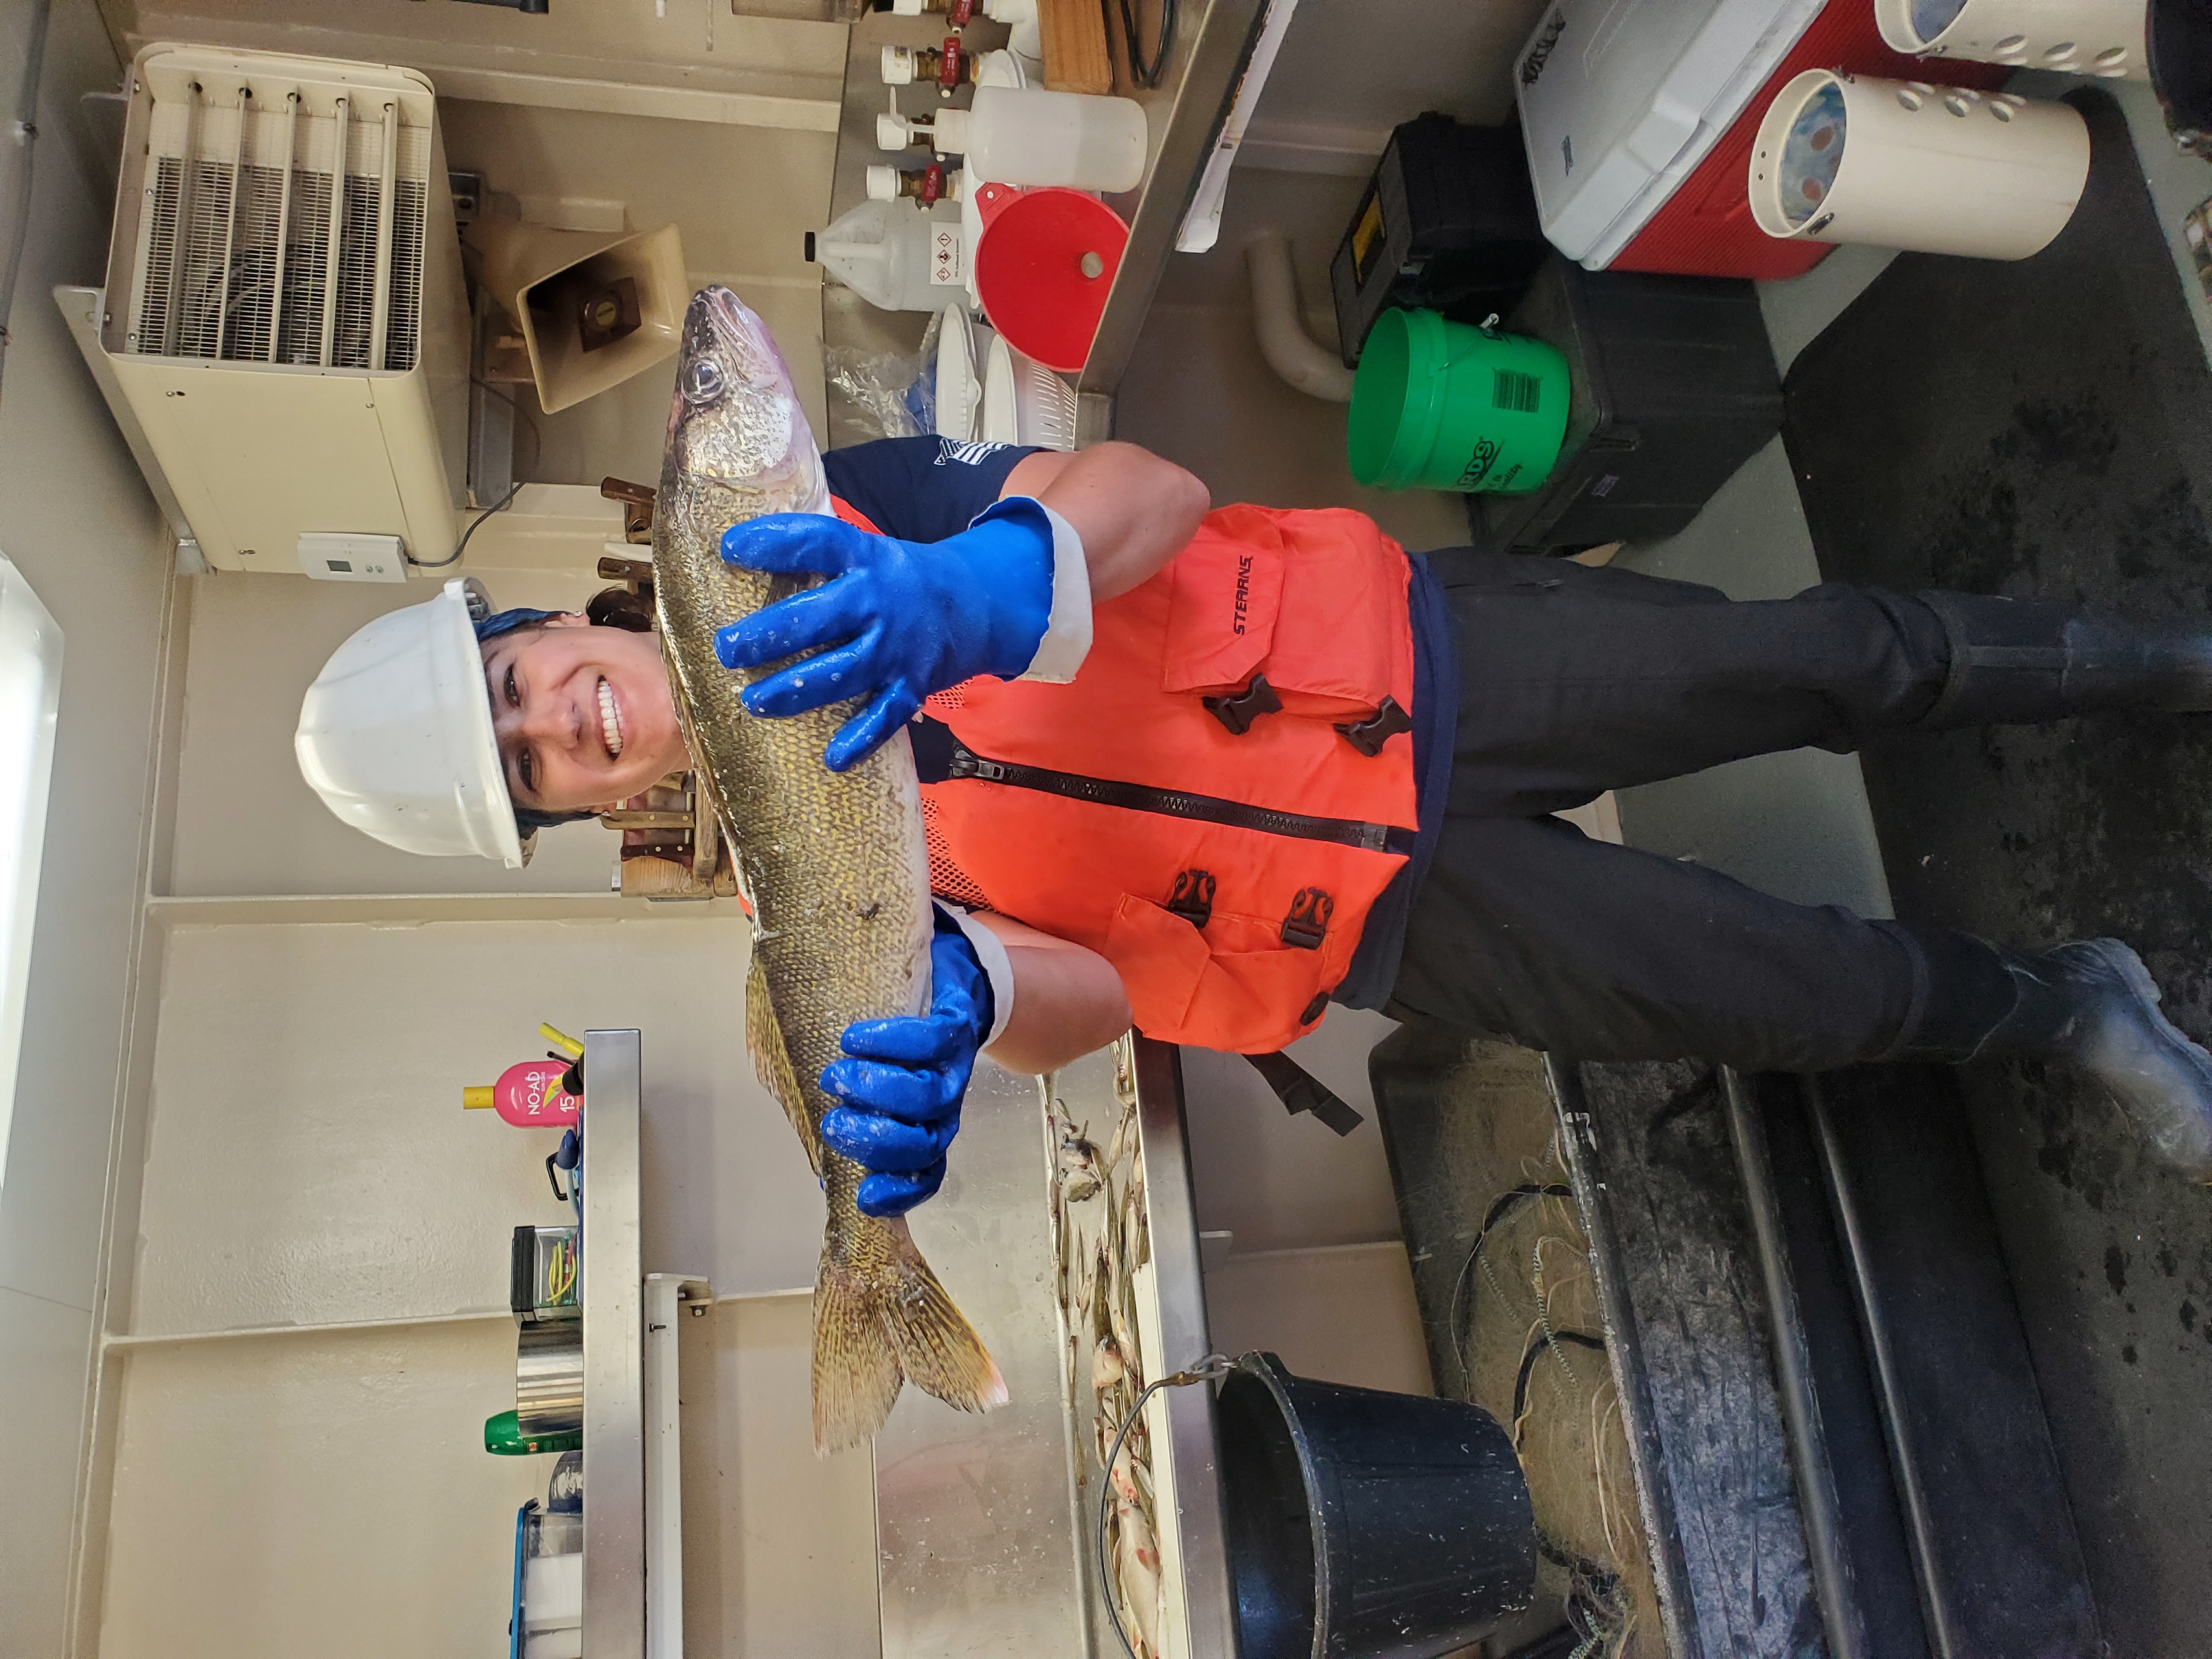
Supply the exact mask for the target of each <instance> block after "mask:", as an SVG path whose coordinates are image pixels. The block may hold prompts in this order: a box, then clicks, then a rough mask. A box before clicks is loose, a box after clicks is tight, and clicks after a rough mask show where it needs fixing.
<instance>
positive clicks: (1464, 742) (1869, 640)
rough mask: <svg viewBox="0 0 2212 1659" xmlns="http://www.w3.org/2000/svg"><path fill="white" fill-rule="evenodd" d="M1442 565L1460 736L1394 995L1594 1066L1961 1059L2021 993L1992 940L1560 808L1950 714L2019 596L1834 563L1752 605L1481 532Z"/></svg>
mask: <svg viewBox="0 0 2212 1659" xmlns="http://www.w3.org/2000/svg"><path fill="white" fill-rule="evenodd" d="M1431 568H1432V569H1433V570H1435V572H1436V573H1437V576H1438V577H1439V579H1440V580H1442V581H1443V583H1444V585H1445V587H1446V591H1447V593H1448V595H1449V600H1450V605H1451V610H1452V613H1453V617H1454V620H1455V625H1456V627H1457V629H1458V635H1459V638H1458V641H1457V643H1458V647H1459V679H1460V696H1459V731H1458V736H1457V740H1456V743H1455V752H1454V757H1453V763H1452V776H1451V790H1450V799H1449V809H1448V816H1447V817H1446V820H1445V823H1444V826H1443V834H1442V838H1441V840H1440V842H1439V843H1438V845H1437V854H1436V859H1435V862H1434V863H1433V865H1432V866H1431V869H1430V872H1429V875H1428V877H1427V878H1426V880H1425V882H1424V883H1423V884H1422V885H1421V888H1420V890H1419V891H1418V892H1416V893H1415V895H1414V896H1413V912H1412V916H1411V919H1410V921H1409V922H1408V925H1407V936H1406V950H1405V957H1404V959H1403V962H1402V964H1401V968H1400V970H1399V975H1398V980H1397V983H1396V986H1395V991H1394V994H1393V998H1392V1005H1391V1012H1393V1013H1395V1014H1397V1015H1399V1016H1401V1017H1405V1016H1407V1015H1413V1014H1419V1015H1425V1016H1428V1017H1431V1018H1437V1019H1442V1020H1444V1021H1446V1022H1448V1023H1449V1024H1454V1025H1457V1026H1461V1027H1464V1028H1468V1029H1472V1030H1485V1031H1492V1032H1497V1033H1499V1034H1502V1035H1505V1036H1512V1037H1515V1038H1516V1039H1518V1040H1519V1041H1521V1042H1525V1043H1528V1044H1529V1045H1530V1046H1532V1047H1534V1048H1545V1049H1549V1050H1551V1051H1553V1052H1555V1053H1558V1054H1562V1055H1565V1056H1568V1057H1571V1058H1573V1059H1576V1060H1668V1059H1676V1058H1681V1057H1684V1056H1691V1055H1695V1056H1699V1057H1702V1058H1705V1059H1707V1060H1717V1061H1721V1062H1724V1063H1727V1064H1730V1065H1735V1066H1744V1067H1746V1068H1755V1069H1762V1070H1792V1071H1819V1070H1824V1069H1826V1068H1829V1067H1832V1066H1845V1065H1850V1064H1851V1063H1853V1062H1855V1061H1858V1060H1878V1059H1887V1058H1896V1057H1901V1056H1905V1055H1925V1056H1927V1057H1929V1058H1962V1057H1963V1055H1964V1054H1965V1053H1966V1052H1970V1051H1971V1049H1972V1047H1973V1045H1974V1043H1975V1042H1978V1040H1979V1038H1980V1036H1983V1035H1984V1034H1986V1033H1987V1032H1988V1031H1989V1030H1990V1029H1992V1028H1993V1027H1994V1026H1996V1024H1997V1023H1998V1022H1999V1021H2001V1020H2002V1018H2004V1016H2005V1014H2006V1013H2007V1012H2009V1010H2010V1008H2011V1006H2012V1001H2013V991H2012V986H2011V981H2010V979H2009V977H2008V975H2006V974H2005V972H2004V969H2003V967H2002V963H2001V962H2000V961H1999V960H1998V958H1997V957H1996V953H1995V952H1994V951H1991V950H1990V948H1989V947H1988V946H1987V945H1983V944H1982V943H1981V942H1980V941H1978V940H1975V939H1969V938H1967V937H1966V936H1965V935H1963V934H1959V933H1951V932H1948V930H1943V929H1936V928H1921V927H1908V926H1905V925H1904V924H1901V923H1899V922H1895V921H1870V920H1868V919H1866V918H1864V917H1861V916H1857V915H1852V914H1851V913H1850V911H1847V910H1844V909H1842V908H1838V907H1834V906H1828V907H1823V908H1813V907H1808V906H1805V905H1797V904H1790V903H1788V902H1784V901H1783V900H1781V899H1778V898H1774V897H1772V896H1769V895H1767V894H1765V893H1761V892H1759V891H1756V890H1753V889H1752V888H1750V887H1747V886H1745V885H1744V884H1742V883H1741V882H1739V881H1736V880H1734V879H1733V878H1729V877H1728V876H1724V875H1723V874H1721V873H1720V872H1717V871H1714V870H1710V869H1706V868H1705V867H1703V866H1699V865H1696V864H1692V863H1688V862H1685V861H1682V860H1674V859H1666V858H1661V857H1658V856H1656V855H1655V854H1650V853H1644V852H1638V851H1636V850H1634V849H1632V848H1624V847H1617V846H1613V845H1611V844H1609V843H1607V842H1598V841H1592V840H1590V839H1589V838H1587V837H1585V836H1583V834H1582V833H1581V832H1580V831H1578V830H1577V829H1575V828H1574V827H1573V826H1571V825H1570V824H1567V823H1562V822H1560V821H1559V819H1557V818H1554V817H1551V816H1549V815H1550V814H1551V813H1553V812H1554V811H1559V810H1561V809H1563V808H1570V807H1575V806H1579V805H1583V804H1585V803H1587V802H1589V801H1590V800H1593V799H1595V798H1596V797H1597V796H1598V795H1600V794H1601V793H1604V792H1605V791H1606V790H1608V789H1618V788H1625V787H1629V786H1631V785H1634V784H1639V783H1650V782H1653V781H1656V780H1659V779H1662V778H1669V777H1679V776H1680V775H1684V774H1686V773H1689V772H1695V771H1699V770H1701V769H1704V768H1705V767H1708V766H1714V765H1717V764H1719V763H1722V762H1723V761H1731V760H1740V759H1741V758H1743V757H1747V756H1750V755H1761V754H1767V753H1771V752H1772V751H1774V750H1784V749H1796V748H1800V747H1803V746H1806V745H1813V746H1817V747H1819V748H1823V749H1829V750H1836V751H1838V752H1848V751H1850V750H1855V749H1857V748H1858V747H1860V746H1861V745H1862V744H1864V743H1865V742H1866V741H1867V740H1868V739H1869V738H1873V737H1875V736H1876V735H1878V734H1881V733H1885V732H1895V731H1898V730H1900V729H1902V728H1905V727H1909V726H1916V725H1918V726H1923V727H1929V728H1932V727H1933V726H1937V725H1941V724H1947V723H1948V721H1946V720H1943V719H1942V715H1943V713H1944V711H1945V709H1946V708H1948V707H1949V706H1950V705H1951V704H1953V703H1954V702H1956V701H1957V700H1956V699H1955V697H1953V696H1946V690H1947V684H1948V681H1949V678H1950V665H1951V661H1952V659H1953V657H1954V654H1960V655H1963V653H1954V643H1953V640H1954V634H1955V633H1956V631H1957V629H1958V626H1959V623H1958V617H1959V616H1960V615H1961V614H1971V611H1972V607H1974V606H1977V605H1984V606H1986V605H2002V604H2005V603H2006V602H2004V601H2001V600H2000V601H1991V600H1983V599H1971V598H1963V597H1960V596H1949V595H1936V596H1930V597H1929V599H1917V598H1913V597H1911V596H1907V595H1904V594H1899V593H1892V592H1883V591H1881V590H1879V589H1873V588H1861V587H1848V586H1842V585H1839V584H1833V583H1831V584H1827V585H1825V586H1820V587H1816V588H1814V589H1812V590H1810V591H1809V592H1804V593H1801V594H1799V595H1798V596H1797V597H1796V598H1795V599H1778V600H1766V601H1755V602H1736V601H1732V600H1730V599H1728V598H1727V597H1726V596H1725V595H1723V594H1722V593H1720V592H1717V591H1715V590H1714V589H1711V588H1709V587H1702V586H1697V585H1695V584H1693V583H1688V582H1676V581H1668V580H1662V579H1660V578H1657V577H1652V576H1644V575H1639V574H1635V573H1634V572H1631V571H1626V570H1616V569H1613V568H1600V569H1590V568H1585V567H1583V566H1581V565H1577V564H1574V563H1571V562H1564V561H1554V560H1547V559H1537V558H1532V557H1529V556H1526V555H1516V554H1505V553H1484V552H1480V551H1475V550H1452V551H1449V552H1444V553H1439V554H1433V555H1431ZM1939 702H1940V703H1941V704H1942V708H1939ZM1975 706H1976V709H1977V714H1978V718H1980V719H1984V720H1985V719H1988V718H1990V717H1991V715H1990V708H1989V700H1988V698H1987V697H1983V698H1980V699H1978V700H1976V702H1975ZM2051 712H2053V711H2051V710H2049V709H2046V708H2036V709H2033V710H2024V711H2023V712H2022V713H2021V714H2020V716H2019V717H2021V718H2043V717H2047V716H2048V714H2050V713H2051ZM1931 717H1932V718H1931ZM1996 717H1997V718H2005V717H2006V716H2005V714H2003V713H2002V712H2000V713H1999V714H1997V715H1996Z"/></svg>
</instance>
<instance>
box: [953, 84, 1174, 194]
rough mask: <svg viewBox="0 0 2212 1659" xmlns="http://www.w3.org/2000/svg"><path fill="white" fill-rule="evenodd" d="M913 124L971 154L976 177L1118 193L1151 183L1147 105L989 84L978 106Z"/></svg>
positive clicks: (956, 150) (981, 90)
mask: <svg viewBox="0 0 2212 1659" xmlns="http://www.w3.org/2000/svg"><path fill="white" fill-rule="evenodd" d="M912 125H913V126H914V127H915V130H916V131H925V130H926V131H928V132H930V134H931V136H932V140H933V143H935V144H936V146H937V149H938V151H939V154H941V155H961V156H965V157H966V158H967V162H968V169H967V170H968V176H969V178H970V179H983V180H987V181H988V182H989V183H992V184H994V185H1066V186H1068V187H1069V188H1071V189H1073V190H1096V191H1109V192H1110V191H1125V190H1134V189H1136V187H1137V186H1138V185H1140V184H1142V183H1143V182H1144V179H1145V145H1146V131H1145V111H1144V106H1142V105H1140V104H1138V103H1136V102H1135V101H1134V100H1131V99H1127V98H1100V97H1094V96H1092V95H1091V94H1087V93H1080V92H1049V91H1047V90H1046V89H1045V88H1042V87H1001V86H984V87H977V88H975V103H974V105H973V106H971V107H969V108H968V109H964V110H962V109H948V110H941V111H939V112H938V115H937V118H936V119H935V121H933V122H932V123H929V124H928V125H927V128H925V127H924V125H923V124H922V123H921V122H915V123H913V124H912Z"/></svg>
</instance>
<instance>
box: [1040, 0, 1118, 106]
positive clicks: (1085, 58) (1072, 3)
mask: <svg viewBox="0 0 2212 1659" xmlns="http://www.w3.org/2000/svg"><path fill="white" fill-rule="evenodd" d="M1037 31H1038V33H1041V34H1042V35H1043V37H1044V83H1045V85H1046V86H1048V87H1049V88H1052V90H1053V91H1054V92H1095V93H1108V92H1111V91H1113V90H1114V59H1113V57H1112V55H1111V54H1110V53H1109V52H1108V50H1107V46H1106V14H1105V12H1104V11H1103V10H1102V9H1100V8H1099V5H1098V0H1037Z"/></svg>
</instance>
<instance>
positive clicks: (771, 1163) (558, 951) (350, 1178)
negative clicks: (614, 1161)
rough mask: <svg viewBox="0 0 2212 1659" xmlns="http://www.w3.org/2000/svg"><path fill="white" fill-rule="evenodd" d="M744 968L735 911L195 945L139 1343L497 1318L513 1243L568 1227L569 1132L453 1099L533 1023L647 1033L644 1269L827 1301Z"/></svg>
mask: <svg viewBox="0 0 2212 1659" xmlns="http://www.w3.org/2000/svg"><path fill="white" fill-rule="evenodd" d="M686 909H687V910H689V909H690V907H686ZM691 915H695V916H696V915H699V912H697V911H691ZM749 959H750V954H749V938H748V930H747V928H746V927H745V925H744V922H743V921H741V920H739V919H738V918H737V916H736V913H735V910H734V907H732V911H731V915H730V916H729V917H728V918H726V919H714V920H709V919H704V918H702V919H698V920H684V919H675V920H666V921H663V920H659V919H652V920H646V921H602V922H489V921H487V922H464V923H432V924H428V925H422V926H416V927H367V926H310V925H297V924H287V925H277V926H270V927H185V928H180V929H179V930H178V931H177V933H175V935H174V936H173V938H172V939H171V941H170V945H169V951H168V960H167V969H166V975H165V979H164V982H163V987H162V996H161V1035H160V1038H159V1042H158V1046H157V1048H156V1051H155V1081H154V1090H153V1103H152V1108H151V1110H150V1113H149V1123H148V1133H147V1158H146V1181H145V1190H144V1196H143V1200H141V1206H140V1211H139V1220H138V1226H137V1233H138V1239H137V1273H136V1287H135V1293H134V1296H133V1298H132V1304H131V1325H130V1328H131V1330H132V1331H134V1332H175V1331H195V1330H216V1329H224V1328H234V1327H240V1326H256V1325H269V1324H281V1323H289V1322H302V1323H304V1322H327V1321H332V1320H362V1319H393V1318H410V1317H419V1316H434V1315H441V1314H450V1313H459V1312H467V1311H471V1310H483V1309H496V1308H500V1307H503V1306H505V1305H506V1300H507V1277H506V1275H507V1233H508V1231H509V1229H510V1228H511V1227H513V1226H514V1225H519V1224H521V1223H525V1222H532V1223H539V1224H544V1225H552V1224H556V1223H558V1222H559V1221H560V1220H561V1219H562V1206H559V1205H557V1204H556V1202H555V1201H554V1199H553V1195H552V1192H551V1189H550V1187H549V1186H548V1185H547V1182H546V1178H545V1171H544V1159H545V1155H546V1154H547V1153H548V1152H551V1151H552V1150H553V1148H554V1146H555V1144H556V1141H557V1139H558V1137H557V1136H556V1135H555V1134H554V1133H552V1132H551V1131H550V1130H538V1129H516V1128H513V1127H509V1126H508V1125H507V1124H505V1123H502V1122H501V1121H499V1119H498V1118H497V1116H496V1115H495V1114H493V1113H490V1112H464V1111H463V1110H462V1109H461V1105H460V1090H461V1087H462V1085H465V1084H469V1083H489V1082H490V1081H491V1080H492V1079H494V1078H495V1077H497V1076H498V1075H499V1073H501V1071H503V1070H504V1069H505V1068H506V1067H507V1066H509V1065H512V1064H513V1063H514V1062H515V1061H516V1060H526V1059H529V1058H531V1057H532V1055H534V1054H537V1053H538V1052H539V1051H540V1050H541V1049H542V1048H544V1043H543V1042H542V1040H541V1039H539V1038H538V1036H537V1028H538V1021H540V1020H550V1021H551V1022H552V1023H553V1024H556V1025H557V1026H559V1027H560V1028H561V1029H562V1030H567V1031H569V1032H571V1033H574V1034H580V1033H581V1032H582V1031H584V1030H586V1029H587V1028H595V1027H596V1028H620V1027H631V1026H634V1027H635V1028H637V1029H638V1030H641V1031H642V1032H643V1033H644V1034H645V1036H644V1045H645V1047H644V1056H645V1087H646V1100H647V1105H646V1111H647V1117H646V1139H645V1160H646V1162H645V1171H646V1174H645V1179H646V1183H647V1191H648V1193H649V1194H650V1195H651V1201H650V1203H649V1204H648V1205H647V1214H646V1220H645V1266H646V1269H647V1272H656V1273H657V1272H686V1273H705V1274H707V1275H708V1277H709V1278H710V1279H712V1281H713V1283H714V1287H715V1289H716V1291H721V1292H732V1291H769V1290H786V1289H790V1288H792V1287H793V1286H797V1285H809V1284H811V1283H812V1282H813V1278H814V1267H815V1257H816V1255H817V1252H818V1251H819V1249H820V1241H821V1214H822V1205H821V1199H820V1196H819V1194H818V1193H817V1189H816V1188H815V1184H814V1181H813V1177H812V1176H811V1175H810V1174H809V1173H808V1171H807V1169H806V1164H805V1158H804V1157H803V1156H802V1154H801V1153H800V1152H799V1146H798V1139H797V1137H796V1136H794V1135H793V1133H792V1132H791V1127H790V1125H789V1124H788V1123H787V1121H785V1119H784V1116H783V1114H782V1113H781V1111H780V1110H779V1109H777V1108H776V1106H775V1103H774V1102H773V1101H771V1100H770V1099H769V1097H768V1095H767V1094H766V1092H765V1091H763V1090H762V1089H761V1087H760V1085H759V1084H758V1083H757V1081H755V1079H754V1077H753V1073H752V1066H751V1063H750V1061H749V1060H747V1059H746V1057H745V1049H744V1019H743V1011H744V999H743V988H744V972H745V965H746V963H747V962H748V960H749Z"/></svg>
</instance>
